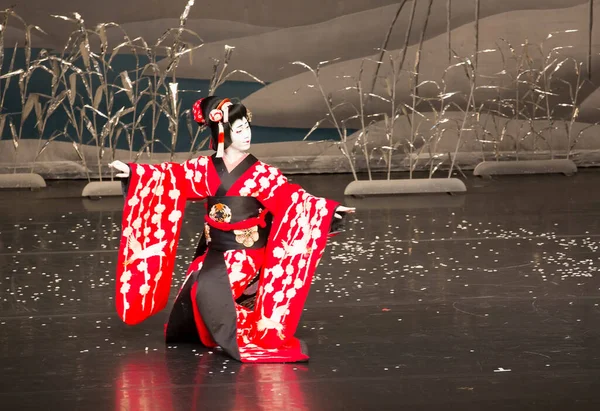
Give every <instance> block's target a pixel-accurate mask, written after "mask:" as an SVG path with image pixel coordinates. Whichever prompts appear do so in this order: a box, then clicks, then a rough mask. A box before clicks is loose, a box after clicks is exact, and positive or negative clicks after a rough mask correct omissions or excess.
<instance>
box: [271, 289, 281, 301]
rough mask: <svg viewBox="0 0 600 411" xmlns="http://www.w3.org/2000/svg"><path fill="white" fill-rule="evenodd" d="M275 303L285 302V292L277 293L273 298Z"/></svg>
mask: <svg viewBox="0 0 600 411" xmlns="http://www.w3.org/2000/svg"><path fill="white" fill-rule="evenodd" d="M273 301H275V302H276V303H280V302H282V301H283V291H277V292H276V293H275V295H274V296H273Z"/></svg>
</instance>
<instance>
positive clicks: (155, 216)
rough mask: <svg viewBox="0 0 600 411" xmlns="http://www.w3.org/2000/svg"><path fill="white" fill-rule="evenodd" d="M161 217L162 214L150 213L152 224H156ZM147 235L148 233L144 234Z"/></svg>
mask: <svg viewBox="0 0 600 411" xmlns="http://www.w3.org/2000/svg"><path fill="white" fill-rule="evenodd" d="M161 217H162V214H154V215H152V224H158V223H160V218H161ZM146 235H148V234H146Z"/></svg>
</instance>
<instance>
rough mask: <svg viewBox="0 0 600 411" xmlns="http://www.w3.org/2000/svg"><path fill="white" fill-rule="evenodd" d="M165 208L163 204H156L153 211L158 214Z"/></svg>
mask: <svg viewBox="0 0 600 411" xmlns="http://www.w3.org/2000/svg"><path fill="white" fill-rule="evenodd" d="M166 208H167V207H165V205H164V204H157V205H156V207H154V212H155V213H158V214H161V213H162V212H164V211H165V209H166Z"/></svg>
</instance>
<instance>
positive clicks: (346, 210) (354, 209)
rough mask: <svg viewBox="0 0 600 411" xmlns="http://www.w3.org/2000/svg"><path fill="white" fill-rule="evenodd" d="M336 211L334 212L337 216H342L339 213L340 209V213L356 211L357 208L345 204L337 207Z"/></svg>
mask: <svg viewBox="0 0 600 411" xmlns="http://www.w3.org/2000/svg"><path fill="white" fill-rule="evenodd" d="M335 211H336V213H335V214H334V217H335V218H342V216H341V215H339V214H338V213H337V211H339V212H340V213H353V212H355V211H356V208H354V207H344V206H339V207H338V208H336V209H335Z"/></svg>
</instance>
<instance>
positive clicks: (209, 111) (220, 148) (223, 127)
mask: <svg viewBox="0 0 600 411" xmlns="http://www.w3.org/2000/svg"><path fill="white" fill-rule="evenodd" d="M192 112H193V114H194V120H195V121H196V122H197V123H198V124H199V125H201V126H203V125H206V126H207V127H209V128H210V132H211V139H210V148H211V149H212V150H217V157H223V154H224V152H225V148H227V147H229V146H230V145H231V124H232V123H233V122H235V121H236V120H239V119H242V118H244V117H245V118H246V119H248V122H250V121H251V120H252V114H251V113H250V110H248V109H247V108H246V106H244V105H243V104H242V103H232V102H231V101H230V100H229V99H228V98H221V97H217V96H210V97H206V98H202V99H200V100H198V101H196V103H194V106H193V108H192Z"/></svg>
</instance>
